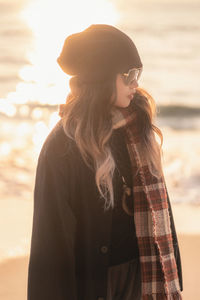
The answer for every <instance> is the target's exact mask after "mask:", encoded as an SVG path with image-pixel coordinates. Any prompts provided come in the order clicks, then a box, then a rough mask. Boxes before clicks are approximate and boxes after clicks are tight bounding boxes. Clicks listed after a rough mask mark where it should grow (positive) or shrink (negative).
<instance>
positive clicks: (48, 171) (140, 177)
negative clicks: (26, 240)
mask: <svg viewBox="0 0 200 300" xmlns="http://www.w3.org/2000/svg"><path fill="white" fill-rule="evenodd" d="M58 63H59V65H60V67H61V68H62V69H63V71H64V72H65V73H67V74H69V75H72V78H71V80H70V87H71V92H70V94H69V95H68V97H67V101H66V104H65V105H63V106H62V109H61V120H60V121H59V122H58V124H57V125H56V126H55V128H54V129H53V131H52V132H51V133H50V134H49V136H48V138H47V140H46V141H45V143H44V146H43V148H42V151H41V153H40V156H39V160H38V167H37V174H36V183H35V193H34V216H33V231H32V242H31V253H30V261H29V275H28V299H29V300H51V299H52V300H96V299H97V300H118V299H120V300H132V299H134V300H140V299H142V300H150V299H167V300H168V299H182V297H181V292H180V291H182V289H183V288H182V272H181V261H180V254H179V246H178V241H177V236H176V231H175V226H174V221H173V215H172V210H171V206H170V201H169V197H168V193H167V189H166V184H165V180H164V175H163V171H162V164H161V146H160V145H159V144H158V143H157V141H156V139H155V133H156V134H158V136H159V137H160V138H161V140H162V133H161V131H160V130H159V129H158V128H157V127H156V126H155V125H153V117H154V115H155V104H154V101H153V99H152V98H151V96H150V95H149V94H148V93H147V92H145V91H144V90H142V89H140V88H139V87H138V80H139V76H140V74H141V71H142V63H141V60H140V56H139V54H138V51H137V49H136V47H135V45H134V43H133V41H132V40H131V39H130V38H129V37H128V36H127V35H126V34H125V33H123V32H122V31H120V30H118V29H117V28H115V27H113V26H109V25H103V24H102V25H92V26H90V27H89V28H87V29H85V30H84V31H82V32H79V33H76V34H72V35H70V36H69V37H67V39H66V40H65V43H64V46H63V49H62V51H61V54H60V56H59V58H58Z"/></svg>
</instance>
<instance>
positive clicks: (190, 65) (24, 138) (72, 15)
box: [0, 0, 200, 300]
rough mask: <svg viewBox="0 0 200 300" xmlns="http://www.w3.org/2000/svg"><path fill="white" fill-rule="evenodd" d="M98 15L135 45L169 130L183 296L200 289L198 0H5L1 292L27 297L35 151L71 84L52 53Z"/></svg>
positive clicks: (167, 152)
mask: <svg viewBox="0 0 200 300" xmlns="http://www.w3.org/2000/svg"><path fill="white" fill-rule="evenodd" d="M92 23H93V24H94V23H107V24H111V25H115V26H117V27H118V28H119V29H121V30H123V31H125V32H126V33H127V34H128V35H129V36H130V37H131V38H132V39H133V40H134V42H135V44H136V45H137V48H138V50H139V53H140V56H141V58H142V61H143V65H144V70H143V73H142V77H141V80H140V86H141V87H143V88H145V89H147V90H148V91H149V93H150V94H151V95H152V96H153V97H154V99H155V101H156V103H157V118H156V120H155V123H156V125H158V126H159V127H160V129H161V130H162V133H163V135H164V142H163V164H164V172H165V177H166V182H167V186H168V191H169V195H170V200H171V203H172V208H173V212H174V218H175V224H176V228H177V233H178V239H179V243H180V250H181V257H182V265H183V283H184V292H183V296H184V299H192V300H197V299H200V295H199V294H200V292H199V290H198V282H197V281H198V278H199V276H200V271H199V269H200V268H199V267H200V263H199V259H198V252H199V250H200V248H199V247H200V238H199V236H200V101H199V95H200V82H199V78H200V55H199V53H200V39H199V36H200V0H140V1H139V0H126V1H123V0H84V1H81V0H73V1H68V0H57V1H51V0H48V1H47V0H0V166H1V167H0V299H2V300H7V299H8V300H13V299H15V300H18V299H20V300H25V299H26V293H27V268H28V258H29V251H30V240H31V230H32V215H33V188H34V178H35V169H36V164H37V158H38V154H39V152H40V149H41V146H42V144H43V142H44V140H45V138H46V136H47V135H48V133H49V132H50V130H51V129H52V127H53V126H54V125H55V123H56V122H57V121H58V120H59V116H58V106H59V104H62V103H64V102H65V99H66V96H67V93H68V91H69V86H68V80H69V78H68V77H67V76H66V75H65V74H64V73H63V72H62V71H61V70H60V69H59V67H58V65H57V63H56V58H57V57H58V55H59V53H60V51H61V48H62V45H63V42H64V39H65V38H66V36H67V35H69V34H71V33H73V32H77V31H80V30H83V29H85V28H86V27H87V26H89V25H90V24H92ZM197 265H198V266H197Z"/></svg>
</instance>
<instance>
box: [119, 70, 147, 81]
mask: <svg viewBox="0 0 200 300" xmlns="http://www.w3.org/2000/svg"><path fill="white" fill-rule="evenodd" d="M141 73H142V68H133V69H130V70H129V71H128V73H123V74H122V79H123V81H124V84H125V85H130V84H131V83H132V82H133V81H135V80H136V81H138V80H139V78H140V76H141Z"/></svg>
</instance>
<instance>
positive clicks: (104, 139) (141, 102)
mask: <svg viewBox="0 0 200 300" xmlns="http://www.w3.org/2000/svg"><path fill="white" fill-rule="evenodd" d="M70 89H71V92H70V94H69V95H68V97H67V101H66V104H64V105H62V106H61V108H60V115H61V117H62V124H63V128H64V131H65V134H66V135H67V136H68V137H69V138H71V139H73V140H74V141H75V142H76V144H77V146H78V148H79V150H80V153H81V155H82V157H83V160H84V161H85V163H86V165H87V166H88V167H89V168H91V169H92V170H93V171H94V172H95V180H96V185H97V188H98V190H99V192H100V195H101V196H102V197H103V198H104V200H105V206H104V207H105V209H108V208H109V207H114V191H113V184H112V181H113V180H112V179H113V174H114V170H115V161H114V158H113V156H112V152H111V149H110V147H109V139H110V137H111V135H112V132H113V128H112V127H113V125H112V113H111V111H112V108H113V105H114V103H115V101H116V78H113V79H110V81H106V82H99V83H92V84H91V83H83V82H82V81H81V80H80V78H78V77H76V76H75V77H72V78H71V79H70ZM113 95H114V97H113ZM134 105H135V106H136V107H137V111H138V113H139V120H140V122H139V124H138V126H139V129H140V130H142V133H143V134H142V139H143V140H142V143H143V147H144V153H145V156H146V160H147V162H148V165H149V167H150V170H151V172H152V173H153V175H155V176H156V177H160V176H162V174H163V171H162V164H161V147H162V142H163V136H162V132H161V131H160V129H159V128H158V127H156V126H155V125H154V124H153V119H154V117H155V114H156V105H155V101H154V99H153V98H152V97H151V96H150V95H149V94H148V93H147V92H146V91H145V90H144V89H141V88H137V90H136V94H135V95H134ZM154 133H156V134H157V135H158V136H159V138H160V140H161V143H160V145H159V144H158V142H157V141H156V139H155V135H154Z"/></svg>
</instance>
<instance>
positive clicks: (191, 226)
mask: <svg viewBox="0 0 200 300" xmlns="http://www.w3.org/2000/svg"><path fill="white" fill-rule="evenodd" d="M11 204H12V213H11V214H6V218H5V212H6V211H7V210H8V209H10V207H11ZM172 208H173V213H174V218H175V223H176V228H177V233H178V240H179V244H180V250H181V258H182V268H183V285H184V292H183V299H184V300H198V299H200V292H199V289H198V283H199V278H200V262H199V249H200V207H199V206H195V205H189V204H173V205H172ZM32 213H33V211H32V203H31V202H28V204H27V202H25V201H21V202H20V201H19V200H18V201H13V202H12V203H11V202H10V203H9V201H5V202H3V201H1V202H0V220H3V223H4V226H0V236H1V245H2V246H1V262H0V299H2V300H25V299H26V298H27V276H28V262H29V249H30V236H31V226H32ZM22 224H23V226H22ZM1 225H2V224H1ZM4 228H6V229H7V234H6V235H5V234H4ZM12 244H15V245H17V246H15V252H14V251H13V252H10V256H9V257H5V256H4V258H3V254H5V253H8V248H9V247H10V248H11V247H12ZM15 254H16V255H15Z"/></svg>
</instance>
